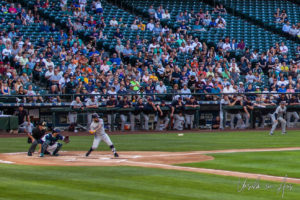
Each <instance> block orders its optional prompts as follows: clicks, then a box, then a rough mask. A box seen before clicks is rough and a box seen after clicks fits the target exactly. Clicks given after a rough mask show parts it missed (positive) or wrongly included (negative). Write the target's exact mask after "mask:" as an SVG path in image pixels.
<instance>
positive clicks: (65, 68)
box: [0, 0, 300, 102]
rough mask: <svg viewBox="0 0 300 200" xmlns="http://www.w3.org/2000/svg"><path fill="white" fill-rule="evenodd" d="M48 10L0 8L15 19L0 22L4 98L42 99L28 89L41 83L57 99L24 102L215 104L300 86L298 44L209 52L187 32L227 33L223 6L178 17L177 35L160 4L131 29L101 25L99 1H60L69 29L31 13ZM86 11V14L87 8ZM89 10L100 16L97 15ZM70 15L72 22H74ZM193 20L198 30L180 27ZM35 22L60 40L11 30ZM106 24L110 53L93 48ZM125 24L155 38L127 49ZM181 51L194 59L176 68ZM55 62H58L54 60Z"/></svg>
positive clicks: (234, 44) (222, 47)
mask: <svg viewBox="0 0 300 200" xmlns="http://www.w3.org/2000/svg"><path fill="white" fill-rule="evenodd" d="M49 6H51V2H49V1H45V2H44V3H40V1H39V0H37V1H36V3H35V9H34V10H33V11H31V10H26V9H24V8H22V7H21V5H20V4H18V5H17V6H15V5H14V4H10V5H9V6H5V5H3V6H2V7H1V12H2V13H3V14H5V13H7V12H9V13H12V14H14V16H15V20H14V21H13V22H5V21H3V20H2V22H1V24H2V25H3V24H5V25H9V28H8V29H3V30H2V31H1V38H2V40H0V50H1V62H0V73H1V77H2V80H1V82H0V84H1V93H2V94H3V95H11V94H20V95H21V94H22V95H27V96H34V95H39V91H34V90H33V89H32V88H33V87H34V85H35V83H40V82H42V83H45V88H46V90H47V93H49V94H54V95H55V97H52V98H46V99H44V98H42V97H39V96H37V97H34V98H28V97H27V98H25V99H26V100H27V101H28V102H44V101H50V102H52V101H55V102H60V101H61V98H59V94H78V95H81V94H100V95H116V94H128V93H131V94H136V93H141V94H146V95H147V94H148V95H150V94H155V93H156V94H162V93H165V92H171V93H175V94H176V93H183V94H185V93H205V94H206V95H204V96H201V97H197V98H200V99H201V100H220V96H219V95H215V94H217V93H220V92H224V93H237V92H239V93H243V92H291V91H298V90H299V88H300V87H299V85H300V75H299V74H300V73H299V72H300V59H299V56H300V46H298V48H297V50H296V55H290V54H289V49H288V48H287V46H285V44H284V42H280V41H278V43H276V44H274V46H272V47H270V48H269V49H268V50H267V51H265V52H264V51H263V50H261V49H249V48H248V47H247V46H246V45H245V43H244V41H243V40H240V41H237V40H236V39H234V38H230V37H225V38H220V41H219V43H218V44H217V45H216V47H212V46H208V45H207V44H206V43H205V42H203V41H201V38H197V37H193V36H192V35H188V34H187V30H189V29H193V30H199V31H205V29H206V28H226V21H225V20H224V18H223V17H222V16H223V15H226V14H227V11H226V9H225V8H223V6H222V5H220V6H217V7H216V8H215V9H214V10H212V11H208V10H207V11H206V10H199V12H198V11H185V12H182V13H179V14H178V15H177V16H176V21H177V22H180V23H181V25H180V27H179V28H178V29H177V30H172V29H171V28H170V27H168V26H167V25H166V26H162V25H161V20H165V19H167V20H168V19H170V13H169V12H168V10H167V9H165V8H163V7H162V6H159V7H158V8H154V6H150V8H149V10H148V12H149V16H150V17H151V19H150V20H149V22H147V23H146V24H145V23H144V22H143V20H142V19H140V18H138V17H137V18H136V19H135V20H134V21H133V23H132V24H125V23H123V22H122V18H120V19H116V18H115V17H113V18H112V19H111V20H110V22H109V24H106V23H105V17H106V16H104V15H103V9H105V8H103V7H102V5H101V2H100V1H99V0H96V1H93V2H92V4H88V3H87V1H84V0H83V1H82V0H80V1H72V2H71V5H69V4H68V3H67V1H66V0H62V1H61V4H60V6H61V9H62V10H63V11H65V13H66V15H67V16H70V18H69V20H68V23H67V30H66V29H62V28H61V27H56V25H55V23H52V22H48V21H47V20H45V19H41V18H40V16H39V14H38V12H36V9H37V8H39V7H42V8H47V7H49ZM87 6H89V10H91V11H89V12H87V11H86V7H87ZM90 12H92V13H93V14H96V16H97V17H95V18H94V17H93V16H92V15H90ZM211 13H217V14H218V17H217V18H216V19H213V18H212V17H211V15H210V14H211ZM72 15H73V16H75V17H76V19H75V20H74V19H73V18H72V19H71V16H72ZM278 15H279V17H280V19H281V21H279V22H280V23H285V22H286V23H288V21H287V18H288V17H287V15H286V14H285V13H284V12H282V13H279V11H278ZM191 21H193V22H194V23H195V25H193V26H191V27H189V26H187V25H185V23H186V22H191ZM32 23H34V24H39V31H40V32H41V33H42V32H44V33H48V32H57V33H58V36H57V38H53V37H50V38H47V37H42V38H41V39H40V41H37V42H32V41H31V40H30V38H26V37H23V36H22V34H21V33H20V31H19V30H18V28H15V26H16V25H23V26H28V25H29V24H32ZM106 26H111V27H115V29H116V31H115V33H114V38H115V39H117V40H118V42H117V45H116V46H115V52H112V53H109V52H106V51H104V50H99V49H97V48H96V42H97V40H99V39H106V38H107V37H106V35H104V34H103V29H104V28H105V27H106ZM124 27H127V28H130V29H132V30H141V31H145V30H147V31H151V32H152V33H153V37H152V39H151V40H149V41H147V40H145V39H140V37H139V35H137V36H136V39H135V41H134V42H130V40H127V41H126V43H125V44H124V42H123V41H124V40H125V39H126V38H125V37H124V35H123V33H122V32H121V31H120V28H124ZM298 27H299V26H298ZM83 29H85V30H91V34H90V35H89V40H88V41H87V42H83V41H82V40H81V38H79V37H78V35H77V32H78V31H80V30H83ZM171 45H175V46H176V48H172V47H171ZM236 51H240V52H242V56H241V57H240V58H236V57H235V54H234V52H236ZM182 54H187V55H190V57H191V59H186V60H185V64H184V65H178V62H177V61H178V56H179V55H182ZM288 55H289V57H288ZM55 59H58V60H59V63H56V62H54V61H53V60H55ZM240 82H241V83H240ZM32 83H34V84H32ZM228 87H229V88H228ZM56 95H57V97H56ZM153 98H155V97H153ZM20 101H24V98H23V99H22V98H21V99H20Z"/></svg>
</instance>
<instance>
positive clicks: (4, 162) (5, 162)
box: [0, 160, 14, 164]
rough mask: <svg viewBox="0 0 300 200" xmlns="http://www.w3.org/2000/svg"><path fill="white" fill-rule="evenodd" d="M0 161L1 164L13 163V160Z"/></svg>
mask: <svg viewBox="0 0 300 200" xmlns="http://www.w3.org/2000/svg"><path fill="white" fill-rule="evenodd" d="M0 163H3V164H13V163H14V162H11V161H6V160H0Z"/></svg>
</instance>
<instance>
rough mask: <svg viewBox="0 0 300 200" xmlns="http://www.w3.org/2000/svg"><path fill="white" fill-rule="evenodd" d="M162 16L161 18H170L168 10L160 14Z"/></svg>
mask: <svg viewBox="0 0 300 200" xmlns="http://www.w3.org/2000/svg"><path fill="white" fill-rule="evenodd" d="M162 18H163V19H171V16H170V13H169V12H168V10H166V11H165V12H164V13H163V14H162Z"/></svg>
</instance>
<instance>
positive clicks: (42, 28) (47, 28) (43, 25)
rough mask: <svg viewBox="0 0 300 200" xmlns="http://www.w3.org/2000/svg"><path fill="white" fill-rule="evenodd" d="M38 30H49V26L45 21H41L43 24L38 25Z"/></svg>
mask: <svg viewBox="0 0 300 200" xmlns="http://www.w3.org/2000/svg"><path fill="white" fill-rule="evenodd" d="M40 31H41V32H49V31H50V29H49V26H48V25H47V21H43V24H42V25H41V26H40Z"/></svg>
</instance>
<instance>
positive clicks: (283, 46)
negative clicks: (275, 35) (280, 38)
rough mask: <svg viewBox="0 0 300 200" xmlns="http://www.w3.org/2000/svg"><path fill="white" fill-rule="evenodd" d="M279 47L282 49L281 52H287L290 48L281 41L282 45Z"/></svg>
mask: <svg viewBox="0 0 300 200" xmlns="http://www.w3.org/2000/svg"><path fill="white" fill-rule="evenodd" d="M279 49H280V52H281V53H282V54H287V53H288V51H289V49H288V48H287V46H286V45H284V42H281V46H280V47H279Z"/></svg>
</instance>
